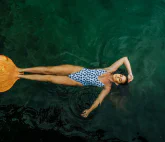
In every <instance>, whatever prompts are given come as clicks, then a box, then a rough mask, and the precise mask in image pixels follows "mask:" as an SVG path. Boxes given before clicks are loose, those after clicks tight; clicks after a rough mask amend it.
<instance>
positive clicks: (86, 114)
mask: <svg viewBox="0 0 165 142" xmlns="http://www.w3.org/2000/svg"><path fill="white" fill-rule="evenodd" d="M110 90H111V87H109V88H104V89H103V90H102V91H101V93H100V94H99V96H98V98H97V99H96V100H95V101H94V103H93V104H92V106H91V107H90V108H89V109H86V110H84V111H83V112H82V114H81V116H83V117H88V115H89V114H90V113H91V112H92V111H93V110H94V109H95V108H96V107H98V105H99V104H100V105H101V103H102V101H103V100H104V98H105V96H107V95H108V93H109V92H110Z"/></svg>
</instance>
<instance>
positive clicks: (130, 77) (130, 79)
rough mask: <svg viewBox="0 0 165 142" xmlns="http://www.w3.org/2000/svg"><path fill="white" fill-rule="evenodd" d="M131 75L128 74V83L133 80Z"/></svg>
mask: <svg viewBox="0 0 165 142" xmlns="http://www.w3.org/2000/svg"><path fill="white" fill-rule="evenodd" d="M133 78H134V77H133V75H132V73H130V74H128V83H129V82H131V81H132V80H133Z"/></svg>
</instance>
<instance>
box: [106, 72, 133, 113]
mask: <svg viewBox="0 0 165 142" xmlns="http://www.w3.org/2000/svg"><path fill="white" fill-rule="evenodd" d="M113 74H123V75H125V76H126V77H127V76H128V74H127V72H126V70H125V69H118V70H117V71H115V72H113ZM129 94H130V93H129V85H128V78H127V82H126V83H124V84H119V85H116V84H115V83H112V90H111V93H110V96H109V99H110V100H111V102H112V105H113V107H115V108H116V109H121V110H124V111H126V112H128V110H127V109H126V108H125V105H126V102H127V100H128V96H129Z"/></svg>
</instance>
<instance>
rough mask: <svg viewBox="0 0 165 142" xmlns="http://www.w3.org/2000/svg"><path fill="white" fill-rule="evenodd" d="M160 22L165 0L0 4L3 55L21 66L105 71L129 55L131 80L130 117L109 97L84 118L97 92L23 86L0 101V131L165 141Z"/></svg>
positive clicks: (164, 24) (7, 0) (164, 45)
mask: <svg viewBox="0 0 165 142" xmlns="http://www.w3.org/2000/svg"><path fill="white" fill-rule="evenodd" d="M164 17H165V1H164V0H156V1H155V0H150V1H149V0H132V1H131V0H125V1H123V0H118V1H116V0H95V1H93V0H83V1H82V0H55V1H52V0H40V1H39V0H35V1H33V0H1V1H0V54H4V55H6V56H8V57H9V58H11V59H12V60H13V61H14V63H15V64H16V65H17V66H18V67H22V68H25V67H34V66H53V65H61V64H73V65H80V66H84V67H87V68H103V67H107V66H110V65H111V64H112V63H113V62H115V61H116V60H118V59H119V58H121V57H123V56H127V57H128V59H129V61H130V63H131V66H132V71H133V75H134V81H133V82H131V83H130V92H131V93H130V95H129V96H128V98H129V99H128V101H127V104H126V108H127V110H128V111H129V113H125V112H123V111H121V110H119V109H116V108H115V107H113V105H112V103H111V101H109V99H108V98H107V99H105V101H104V103H103V104H102V105H101V106H100V107H98V108H97V109H96V110H95V111H94V112H93V113H92V114H91V117H89V118H87V119H83V118H81V116H80V114H81V112H82V110H84V109H85V108H87V107H89V106H90V105H91V104H92V103H93V101H94V100H95V98H96V97H97V95H98V94H99V93H100V91H101V88H97V87H94V86H93V87H88V86H87V87H70V86H63V85H56V84H51V83H46V82H37V81H30V80H23V79H21V80H19V81H17V82H16V83H15V85H14V86H13V87H12V88H11V89H10V90H9V91H7V92H5V93H2V94H1V95H0V105H1V107H0V116H1V118H0V119H1V121H0V130H1V131H3V130H6V131H7V132H9V129H8V128H10V130H14V129H17V127H15V125H12V124H18V125H20V126H22V127H21V128H22V129H29V128H30V129H31V130H32V129H36V128H38V130H39V129H40V130H45V131H46V130H47V131H48V130H52V131H58V132H59V133H60V134H62V135H63V136H67V137H73V136H79V137H81V138H83V139H84V140H86V141H92V142H95V141H113V139H115V138H116V139H119V140H120V141H142V138H143V140H144V139H145V140H146V141H149V142H155V141H159V142H164V141H165V137H164V136H165V128H164V125H165V123H164V118H165V113H164V112H165V105H164V100H165V96H164V94H165V90H164V84H165V75H164V69H165V64H164V62H163V61H164V60H165V42H164V41H165V32H164V31H165V18H164ZM122 68H124V66H123V67H122ZM6 114H7V116H11V117H9V119H5V118H6ZM9 122H10V123H9ZM23 126H24V127H23ZM25 126H26V127H25ZM18 131H19V130H18ZM20 131H21V130H20ZM13 135H14V134H13ZM5 138H6V137H5Z"/></svg>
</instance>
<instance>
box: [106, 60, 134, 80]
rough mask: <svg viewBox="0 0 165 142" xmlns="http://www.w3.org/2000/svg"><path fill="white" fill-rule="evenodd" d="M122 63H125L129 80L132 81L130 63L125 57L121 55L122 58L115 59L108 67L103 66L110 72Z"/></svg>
mask: <svg viewBox="0 0 165 142" xmlns="http://www.w3.org/2000/svg"><path fill="white" fill-rule="evenodd" d="M122 64H124V65H125V67H126V69H127V71H128V77H129V82H130V81H132V80H133V75H132V69H131V65H130V62H129V60H128V58H127V57H123V58H121V59H119V60H117V61H116V62H115V63H113V64H112V65H111V66H110V67H108V68H105V69H107V70H109V71H110V72H115V71H116V70H117V69H118V68H119V67H120V66H121V65H122Z"/></svg>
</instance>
